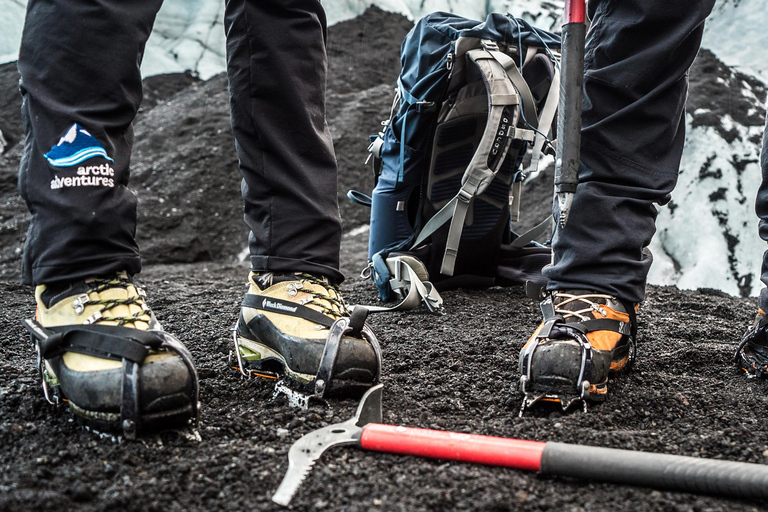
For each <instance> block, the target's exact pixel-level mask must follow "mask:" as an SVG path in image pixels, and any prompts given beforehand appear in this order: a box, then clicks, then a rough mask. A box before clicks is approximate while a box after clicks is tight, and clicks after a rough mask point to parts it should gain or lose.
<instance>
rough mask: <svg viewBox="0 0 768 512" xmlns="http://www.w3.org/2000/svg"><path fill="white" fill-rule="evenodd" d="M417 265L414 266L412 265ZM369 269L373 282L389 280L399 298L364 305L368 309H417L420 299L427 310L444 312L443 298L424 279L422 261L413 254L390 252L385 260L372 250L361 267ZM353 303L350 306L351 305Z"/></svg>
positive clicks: (386, 310) (386, 281)
mask: <svg viewBox="0 0 768 512" xmlns="http://www.w3.org/2000/svg"><path fill="white" fill-rule="evenodd" d="M414 267H416V268H417V269H418V271H417V270H416V269H414ZM366 272H371V273H372V274H373V275H371V276H364V277H366V278H367V277H372V278H373V281H374V282H375V283H376V286H378V287H379V288H381V287H382V286H383V285H385V284H388V285H389V287H390V288H391V289H392V291H393V292H394V293H395V294H396V295H397V296H398V297H399V298H401V299H402V300H401V301H400V302H399V303H398V304H397V305H395V306H391V307H384V306H365V308H366V309H368V311H369V312H370V313H386V312H388V311H408V310H411V309H416V308H418V307H419V305H421V303H422V302H423V303H424V305H425V306H427V309H428V310H429V312H430V313H436V314H441V315H442V314H444V313H445V312H444V311H443V298H442V297H440V294H439V293H438V292H437V290H436V289H435V287H434V285H433V284H432V283H430V282H429V281H427V269H426V268H425V267H424V264H423V263H422V262H420V261H419V260H418V259H417V258H414V257H412V256H405V255H402V256H391V257H389V258H387V259H386V260H385V259H384V258H383V257H382V256H381V254H374V255H373V261H372V262H371V264H370V265H369V266H368V267H367V268H366V269H365V270H364V271H363V273H366ZM354 307H356V306H353V308H354Z"/></svg>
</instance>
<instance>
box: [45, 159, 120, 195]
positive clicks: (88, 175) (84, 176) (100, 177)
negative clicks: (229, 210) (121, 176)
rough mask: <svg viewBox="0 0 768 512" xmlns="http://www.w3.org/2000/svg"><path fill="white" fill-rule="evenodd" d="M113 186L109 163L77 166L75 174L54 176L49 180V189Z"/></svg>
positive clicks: (112, 172)
mask: <svg viewBox="0 0 768 512" xmlns="http://www.w3.org/2000/svg"><path fill="white" fill-rule="evenodd" d="M114 186H115V170H114V169H113V168H112V166H111V165H109V164H101V165H88V166H81V167H78V168H77V176H66V177H64V178H61V177H59V176H56V177H55V178H53V179H52V180H51V189H52V190H56V189H58V188H64V187H110V188H114Z"/></svg>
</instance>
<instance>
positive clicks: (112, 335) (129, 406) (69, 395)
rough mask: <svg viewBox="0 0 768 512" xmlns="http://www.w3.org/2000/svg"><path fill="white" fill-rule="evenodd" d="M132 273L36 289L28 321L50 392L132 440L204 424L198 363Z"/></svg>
mask: <svg viewBox="0 0 768 512" xmlns="http://www.w3.org/2000/svg"><path fill="white" fill-rule="evenodd" d="M144 295H145V294H144V292H143V291H142V290H141V289H140V288H138V287H137V286H136V285H134V284H133V282H132V280H131V279H130V278H129V277H128V275H127V274H126V273H125V272H121V273H118V274H117V275H116V276H115V277H112V278H91V279H85V280H83V281H76V282H72V283H68V284H64V285H53V286H46V285H40V286H38V287H37V288H36V289H35V300H36V302H37V311H36V314H35V320H24V321H23V324H24V327H25V328H26V329H27V330H28V331H29V333H30V335H31V337H32V341H33V343H34V344H35V348H36V350H37V366H38V369H39V371H40V375H41V377H42V381H43V392H44V394H45V397H46V399H47V400H48V401H49V402H51V403H56V402H58V400H59V399H63V400H64V401H66V402H67V403H68V404H69V407H70V409H71V410H72V411H73V412H75V413H76V414H77V415H78V416H80V417H82V418H85V419H86V420H88V421H89V422H92V423H95V424H96V425H97V426H98V427H100V428H101V427H105V428H111V427H119V428H122V430H123V433H124V434H125V436H126V437H128V438H133V437H135V435H136V434H137V433H138V432H139V431H141V430H144V429H150V428H158V427H169V426H176V425H180V424H184V423H186V422H188V420H190V419H191V418H196V417H197V409H198V405H197V399H198V382H197V373H196V371H195V367H194V364H193V362H192V357H191V356H190V354H189V351H188V350H187V349H186V347H184V345H182V344H181V342H180V341H179V340H177V339H176V338H174V337H173V336H172V335H170V334H168V333H166V332H164V331H163V330H162V327H161V326H160V324H159V323H158V321H157V320H156V319H155V317H154V315H153V314H152V312H151V311H150V309H149V307H148V306H147V304H146V302H145V300H144Z"/></svg>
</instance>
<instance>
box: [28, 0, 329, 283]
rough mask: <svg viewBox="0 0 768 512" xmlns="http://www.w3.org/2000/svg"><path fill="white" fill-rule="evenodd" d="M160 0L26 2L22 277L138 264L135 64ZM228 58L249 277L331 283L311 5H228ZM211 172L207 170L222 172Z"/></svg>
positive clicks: (51, 278) (317, 9) (320, 56)
mask: <svg viewBox="0 0 768 512" xmlns="http://www.w3.org/2000/svg"><path fill="white" fill-rule="evenodd" d="M161 4H162V0H133V1H130V2H120V1H117V0H107V1H103V2H96V3H94V2H90V1H88V0H30V1H29V3H28V6H27V17H26V24H25V27H24V34H23V39H22V45H21V50H20V54H19V61H18V67H19V72H20V73H21V93H22V97H23V106H22V111H23V112H22V113H23V116H24V121H25V127H26V140H25V146H24V155H23V158H22V162H21V168H20V171H19V189H20V192H21V194H22V196H23V198H24V200H25V201H26V204H27V206H28V208H29V211H30V212H31V214H32V219H31V224H30V227H29V232H28V235H27V240H26V246H25V249H24V262H23V266H24V269H23V273H24V276H23V280H24V282H25V283H27V284H35V285H37V284H43V283H47V284H49V283H55V282H65V281H70V280H76V279H81V278H84V277H87V276H94V275H105V274H111V273H114V272H116V271H119V270H126V271H128V273H130V274H135V273H137V272H139V271H140V270H141V260H140V257H139V249H138V246H137V244H136V241H135V239H134V235H135V231H136V198H135V196H134V195H133V193H132V192H131V191H130V190H129V189H128V188H127V184H128V176H129V168H130V158H131V147H132V144H133V131H132V128H131V123H132V121H133V119H134V117H135V116H136V112H137V110H138V108H139V104H140V102H141V97H142V88H141V75H140V72H139V65H140V63H141V59H142V56H143V51H144V45H145V43H146V41H147V38H148V37H149V34H150V32H151V30H152V25H153V23H154V19H155V15H156V13H157V11H158V10H159V9H160V6H161ZM225 25H226V31H227V65H228V78H229V88H230V99H231V113H232V114H231V120H232V129H233V131H234V134H235V139H236V147H237V154H238V157H239V160H240V171H241V173H242V176H243V180H242V196H243V200H244V216H245V221H246V223H247V225H248V227H249V228H250V230H251V234H250V240H249V246H250V252H251V266H252V269H253V270H256V271H302V272H310V273H314V274H321V275H326V276H328V277H331V278H332V279H335V280H337V281H340V280H341V279H343V276H342V274H341V273H340V272H339V244H340V240H341V223H340V219H339V209H338V201H337V198H336V181H337V178H336V173H337V169H336V159H335V155H334V152H333V145H332V142H331V137H330V132H329V130H328V127H327V125H326V123H325V74H326V68H327V61H326V53H325V39H326V30H327V29H326V20H325V13H324V11H323V9H322V7H321V5H320V1H319V0H228V1H227V2H226V20H225ZM217 171H218V170H217V169H211V172H217Z"/></svg>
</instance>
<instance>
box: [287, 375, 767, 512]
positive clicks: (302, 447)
mask: <svg viewBox="0 0 768 512" xmlns="http://www.w3.org/2000/svg"><path fill="white" fill-rule="evenodd" d="M382 387H383V386H382V385H381V384H379V385H377V386H374V387H372V388H371V389H369V390H368V392H366V393H365V395H364V396H363V398H362V400H361V401H360V405H359V406H358V408H357V413H356V414H355V416H354V417H352V418H351V419H349V420H347V421H345V422H343V423H337V424H335V425H329V426H327V427H324V428H321V429H319V430H315V431H314V432H310V433H309V434H307V435H305V436H303V437H302V438H300V439H299V440H298V441H296V442H295V443H294V444H293V446H291V448H290V450H289V452H288V471H287V472H286V474H285V477H283V481H282V482H281V483H280V487H278V489H277V492H275V494H274V495H273V496H272V501H274V502H275V503H278V504H280V505H283V506H287V505H288V504H289V503H290V501H291V498H292V497H293V495H294V494H295V493H296V490H297V489H298V488H299V485H301V482H302V481H303V480H304V478H305V477H306V476H307V474H308V473H309V471H310V469H311V468H312V465H313V464H314V463H315V461H316V460H317V459H319V458H320V456H321V455H322V454H323V453H324V452H325V451H326V450H328V448H330V447H332V446H338V445H355V446H358V447H360V448H362V449H364V450H373V451H379V452H387V453H399V454H403V455H418V456H421V457H430V458H436V459H447V460H457V461H462V462H476V463H480V464H488V465H494V466H506V467H512V468H517V469H525V470H530V471H539V472H540V473H541V474H543V475H558V476H567V477H572V478H579V479H583V480H596V481H603V482H614V483H620V484H630V485H636V486H643V487H654V488H658V489H667V490H678V491H686V492H694V493H704V494H716V495H723V496H734V497H739V498H755V499H766V498H768V466H765V465H762V464H749V463H746V462H730V461H723V460H712V459H700V458H696V457H685V456H681V455H666V454H660V453H648V452H637V451H632V450H617V449H613V448H598V447H593V446H579V445H573V444H566V443H555V442H546V443H545V442H539V441H524V440H520V439H507V438H501V437H491V436H482V435H477V434H463V433H458V432H444V431H439V430H427V429H421V428H410V427H399V426H394V425H383V424H381V423H380V422H381V395H382Z"/></svg>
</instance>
